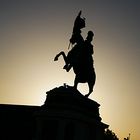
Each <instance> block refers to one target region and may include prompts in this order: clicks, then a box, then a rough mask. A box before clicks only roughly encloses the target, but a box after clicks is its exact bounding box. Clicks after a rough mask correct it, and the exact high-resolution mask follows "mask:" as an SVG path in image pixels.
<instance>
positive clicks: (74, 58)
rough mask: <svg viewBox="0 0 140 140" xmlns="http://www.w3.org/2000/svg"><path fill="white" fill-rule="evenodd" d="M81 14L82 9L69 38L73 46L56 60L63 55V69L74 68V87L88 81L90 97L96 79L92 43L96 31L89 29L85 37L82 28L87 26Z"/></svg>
mask: <svg viewBox="0 0 140 140" xmlns="http://www.w3.org/2000/svg"><path fill="white" fill-rule="evenodd" d="M81 14H82V11H80V12H79V14H78V16H77V17H76V19H75V22H74V27H73V32H72V36H71V38H70V40H69V41H70V44H71V45H72V46H73V47H72V48H71V50H70V51H69V52H68V54H67V55H66V54H65V52H64V51H61V52H60V53H59V54H57V55H56V56H55V58H54V61H57V60H58V58H59V56H61V55H62V56H63V58H64V61H65V65H64V67H63V69H65V70H66V71H67V72H69V70H70V69H71V68H73V71H74V73H75V80H74V88H76V89H77V85H78V83H86V82H87V83H88V86H89V92H88V94H86V95H85V96H86V97H88V96H89V95H90V94H91V93H92V91H93V86H94V84H95V80H96V74H95V70H94V67H93V58H92V55H93V53H94V51H93V45H92V44H91V42H92V40H93V37H94V33H93V32H92V31H88V33H87V37H86V39H85V40H84V39H83V37H82V35H81V29H82V28H85V18H81ZM69 46H70V45H69Z"/></svg>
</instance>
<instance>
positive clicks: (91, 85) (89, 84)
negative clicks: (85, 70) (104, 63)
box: [85, 72, 96, 97]
mask: <svg viewBox="0 0 140 140" xmlns="http://www.w3.org/2000/svg"><path fill="white" fill-rule="evenodd" d="M95 80H96V75H95V72H94V74H93V79H91V80H89V81H88V86H89V93H88V94H86V95H85V97H88V96H89V95H90V94H91V93H92V92H93V87H94V85H95Z"/></svg>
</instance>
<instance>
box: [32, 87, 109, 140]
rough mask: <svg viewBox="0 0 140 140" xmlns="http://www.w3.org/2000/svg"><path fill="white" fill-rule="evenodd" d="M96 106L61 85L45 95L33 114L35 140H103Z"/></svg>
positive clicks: (102, 130) (70, 88) (94, 103)
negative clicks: (40, 105)
mask: <svg viewBox="0 0 140 140" xmlns="http://www.w3.org/2000/svg"><path fill="white" fill-rule="evenodd" d="M99 106H100V105H99V104H98V103H97V102H95V101H93V100H90V99H88V98H86V97H84V96H83V95H82V94H81V93H80V92H79V91H77V90H75V89H74V88H72V87H69V86H65V87H63V86H62V87H59V88H55V89H53V90H51V91H49V92H47V98H46V101H45V103H44V105H43V106H42V107H41V110H40V111H39V112H37V114H36V122H37V130H36V137H35V139H36V140H103V133H104V130H105V128H107V127H108V125H106V124H104V123H102V122H101V117H100V115H99Z"/></svg>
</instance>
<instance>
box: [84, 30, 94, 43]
mask: <svg viewBox="0 0 140 140" xmlns="http://www.w3.org/2000/svg"><path fill="white" fill-rule="evenodd" d="M93 36H94V33H93V32H92V31H88V35H87V37H86V39H87V40H88V41H92V39H93Z"/></svg>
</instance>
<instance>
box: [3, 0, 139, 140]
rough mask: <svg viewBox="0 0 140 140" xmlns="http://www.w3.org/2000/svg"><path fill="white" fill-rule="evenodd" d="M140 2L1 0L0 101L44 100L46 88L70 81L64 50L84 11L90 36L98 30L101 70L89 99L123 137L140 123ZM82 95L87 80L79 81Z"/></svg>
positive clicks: (98, 68)
mask: <svg viewBox="0 0 140 140" xmlns="http://www.w3.org/2000/svg"><path fill="white" fill-rule="evenodd" d="M139 7H140V2H139V1H137V0H127V1H126V0H124V1H121V0H117V1H116V0H107V1H105V2H103V1H100V0H92V1H90V0H86V1H84V0H83V1H80V0H77V1H76V2H75V1H74V0H71V1H69V2H66V1H64V0H60V1H55V0H46V1H42V0H40V1H36V0H35V1H33V0H28V1H27V0H25V1H20V2H19V1H18V0H12V1H10V0H6V1H0V17H1V21H0V104H22V105H42V104H43V103H44V101H45V98H46V95H45V93H46V91H49V90H51V89H53V88H55V87H59V86H61V85H63V83H67V84H69V85H73V81H74V73H73V71H72V70H71V71H70V72H69V73H67V72H65V71H64V70H63V69H62V67H63V65H64V61H63V59H62V58H60V59H59V61H58V62H54V61H53V59H54V57H55V55H56V54H57V53H59V52H60V51H61V50H64V51H65V52H68V44H69V38H70V37H71V33H72V28H73V22H74V20H75V17H76V16H77V14H78V12H79V11H80V10H82V11H83V13H82V16H84V17H85V18H86V28H84V29H83V30H82V35H83V37H84V38H85V37H86V34H87V32H88V31H89V30H92V31H93V32H94V33H95V36H94V39H93V42H92V44H93V45H94V52H95V53H94V55H93V58H94V63H95V66H94V67H95V71H96V75H97V81H96V83H95V87H94V92H93V93H92V94H91V95H90V97H89V98H91V99H93V100H95V101H97V102H98V103H99V104H100V105H101V106H100V115H101V117H102V119H103V120H102V121H103V122H104V123H107V124H109V125H110V129H111V130H113V132H115V133H116V134H117V136H118V137H119V139H120V140H123V138H124V137H127V136H128V134H129V133H131V139H132V140H139V139H140V134H139V126H140V109H139V107H140V101H139V99H140V73H139V72H140V63H139V61H140V29H139V25H140V16H139V14H140V9H139ZM78 89H79V90H80V91H81V92H82V94H86V93H87V92H88V86H87V84H80V85H79V86H78Z"/></svg>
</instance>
